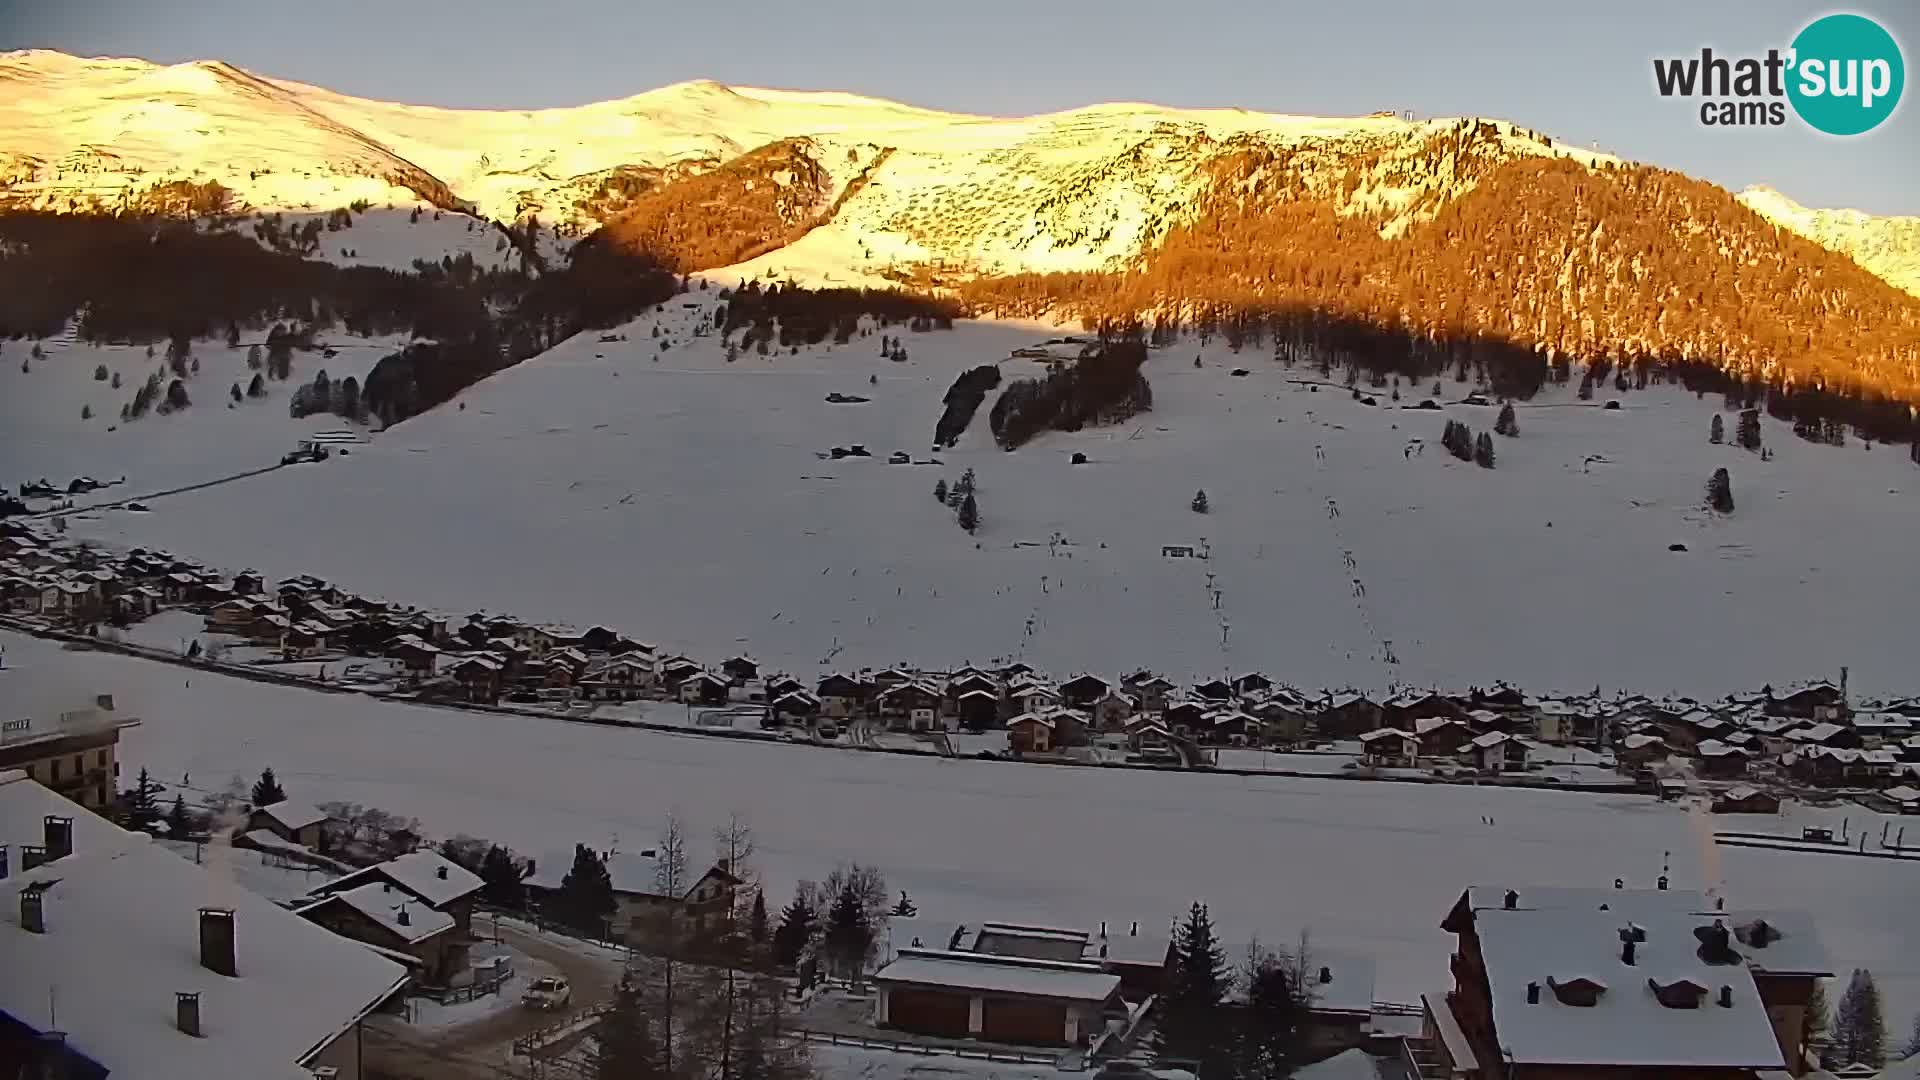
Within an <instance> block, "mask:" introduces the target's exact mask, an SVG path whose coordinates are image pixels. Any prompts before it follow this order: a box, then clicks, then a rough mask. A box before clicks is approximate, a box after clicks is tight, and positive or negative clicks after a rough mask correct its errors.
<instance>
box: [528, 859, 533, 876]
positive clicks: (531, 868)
mask: <svg viewBox="0 0 1920 1080" xmlns="http://www.w3.org/2000/svg"><path fill="white" fill-rule="evenodd" d="M534 865H535V863H534V860H532V859H528V860H527V876H528V877H532V876H533V869H534Z"/></svg>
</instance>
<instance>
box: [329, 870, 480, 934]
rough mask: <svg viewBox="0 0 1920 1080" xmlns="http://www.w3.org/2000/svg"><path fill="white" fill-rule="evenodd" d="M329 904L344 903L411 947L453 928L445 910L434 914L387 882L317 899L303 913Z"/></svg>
mask: <svg viewBox="0 0 1920 1080" xmlns="http://www.w3.org/2000/svg"><path fill="white" fill-rule="evenodd" d="M328 904H344V905H346V906H347V907H350V908H352V909H353V910H355V911H357V912H359V913H360V914H362V915H364V916H366V917H367V918H368V919H371V920H373V921H374V922H375V923H378V924H379V925H380V926H383V927H385V928H386V929H387V930H388V931H390V932H391V933H392V934H393V935H394V936H395V937H397V938H399V939H400V940H402V941H404V942H406V943H407V944H409V945H411V944H413V943H415V942H417V941H424V940H425V939H427V938H430V937H432V936H433V935H435V934H442V933H445V932H446V931H448V930H451V929H453V916H451V915H448V914H447V913H446V912H444V911H435V910H434V909H433V908H431V907H428V906H427V905H426V904H423V903H420V902H419V901H418V900H416V899H414V898H413V897H412V896H410V895H408V894H407V893H406V892H405V891H404V890H401V889H396V888H394V887H393V886H392V885H389V884H387V883H386V882H384V881H370V882H368V883H367V884H365V885H359V886H356V887H354V888H351V889H347V890H345V891H343V892H337V893H334V894H332V895H330V896H328V897H326V898H324V899H321V900H316V901H314V902H313V903H311V904H308V905H307V906H306V907H303V908H301V909H300V914H302V915H305V914H307V913H308V912H311V911H313V910H315V909H317V908H321V907H324V906H326V905H328Z"/></svg>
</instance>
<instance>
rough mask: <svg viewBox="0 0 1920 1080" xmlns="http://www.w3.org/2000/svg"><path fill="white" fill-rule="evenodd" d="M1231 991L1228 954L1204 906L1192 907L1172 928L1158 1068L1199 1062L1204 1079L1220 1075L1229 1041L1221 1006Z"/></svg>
mask: <svg viewBox="0 0 1920 1080" xmlns="http://www.w3.org/2000/svg"><path fill="white" fill-rule="evenodd" d="M1230 989H1232V976H1231V974H1230V973H1229V972H1228V970H1227V956H1226V952H1225V951H1224V950H1222V949H1221V947H1220V942H1219V939H1218V938H1216V937H1215V936H1214V932H1213V919H1212V917H1211V916H1210V915H1209V914H1208V912H1207V906H1206V905H1205V904H1201V903H1198V902H1196V903H1194V905H1193V907H1192V908H1191V909H1189V910H1188V912H1187V920H1186V922H1184V923H1182V924H1181V925H1180V926H1179V927H1177V928H1176V929H1175V930H1174V935H1173V971H1172V972H1171V974H1170V975H1169V977H1168V980H1167V991H1166V994H1165V996H1164V997H1163V998H1162V999H1161V1008H1162V1012H1161V1014H1160V1026H1159V1027H1158V1028H1157V1029H1156V1030H1155V1031H1154V1045H1153V1053H1154V1058H1155V1060H1157V1061H1159V1062H1161V1063H1162V1064H1169V1065H1172V1064H1193V1063H1198V1067H1199V1068H1198V1072H1199V1075H1200V1076H1202V1077H1208V1078H1211V1077H1214V1076H1218V1075H1221V1073H1222V1071H1223V1070H1222V1068H1221V1066H1222V1064H1223V1058H1224V1057H1225V1055H1227V1054H1228V1053H1229V1052H1230V1049H1231V1043H1232V1039H1231V1038H1230V1033H1229V1032H1228V1030H1227V1028H1228V1024H1229V1021H1228V1018H1227V1013H1226V1010H1225V1009H1224V1008H1223V1002H1224V1001H1225V1000H1226V996H1227V991H1228V990H1230Z"/></svg>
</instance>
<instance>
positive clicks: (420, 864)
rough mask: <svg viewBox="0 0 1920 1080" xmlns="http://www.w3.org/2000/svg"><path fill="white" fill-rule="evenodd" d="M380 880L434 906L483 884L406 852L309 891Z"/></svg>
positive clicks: (441, 861) (429, 857)
mask: <svg viewBox="0 0 1920 1080" xmlns="http://www.w3.org/2000/svg"><path fill="white" fill-rule="evenodd" d="M569 865H571V859H569ZM564 873H565V871H564V870H563V871H562V874H563V875H564ZM648 873H649V874H651V873H652V871H651V870H649V871H648ZM380 881H391V882H393V883H394V884H395V885H397V886H399V887H400V888H401V889H403V890H405V891H406V892H408V893H411V894H412V895H414V896H416V897H419V898H420V899H421V900H422V901H425V902H426V903H428V904H431V905H433V906H434V907H436V908H443V907H446V906H447V905H448V904H451V903H453V902H454V901H455V900H458V899H460V898H461V897H463V896H470V895H472V894H473V893H476V892H478V891H479V890H480V889H481V887H482V886H483V885H484V884H485V882H483V881H481V880H480V877H479V875H477V874H475V873H474V872H473V871H471V870H468V869H467V868H466V867H464V866H461V865H460V864H459V863H456V862H454V861H453V860H451V859H449V858H447V857H446V856H444V855H441V854H440V853H439V852H437V851H410V852H408V853H407V854H405V855H402V856H400V857H399V858H395V859H388V860H387V861H386V862H383V863H376V864H375V865H373V866H368V867H363V868H362V869H359V870H355V871H354V872H353V873H351V874H348V875H347V876H346V877H343V878H337V879H335V880H333V881H329V882H327V883H326V884H325V885H322V886H320V887H319V888H317V889H315V890H313V891H314V894H315V895H319V894H321V893H330V892H340V891H343V890H346V889H354V888H358V887H360V886H361V885H366V884H374V883H378V882H380ZM556 884H557V883H556Z"/></svg>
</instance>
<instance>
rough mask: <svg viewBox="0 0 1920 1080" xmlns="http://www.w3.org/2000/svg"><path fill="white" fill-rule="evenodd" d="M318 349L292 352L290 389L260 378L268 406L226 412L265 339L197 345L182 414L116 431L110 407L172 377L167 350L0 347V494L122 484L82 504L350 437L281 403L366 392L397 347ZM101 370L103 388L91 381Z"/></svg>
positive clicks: (396, 342) (46, 344)
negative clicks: (328, 383)
mask: <svg viewBox="0 0 1920 1080" xmlns="http://www.w3.org/2000/svg"><path fill="white" fill-rule="evenodd" d="M326 343H327V345H328V346H329V347H331V348H332V349H333V350H334V355H332V356H326V355H323V354H322V353H321V352H320V351H318V350H316V351H314V352H297V351H296V352H295V353H294V354H293V374H292V377H291V378H290V379H288V380H287V381H284V382H279V381H274V380H271V379H268V380H266V382H265V386H266V390H267V396H266V397H264V398H243V400H241V401H239V402H237V403H236V402H234V401H233V400H232V397H231V391H232V388H233V386H234V385H236V384H238V385H239V387H240V390H241V392H242V394H243V395H244V394H245V392H246V390H247V386H248V383H249V382H250V381H251V380H252V378H253V376H254V375H255V374H262V375H264V370H263V371H260V372H256V371H253V370H250V369H249V368H248V367H247V352H248V350H249V348H250V347H251V346H253V345H256V344H257V345H259V346H260V348H261V351H262V352H263V353H264V352H265V351H266V333H265V332H264V331H261V330H250V331H246V332H245V333H244V334H243V336H242V338H241V342H240V345H239V346H238V347H237V348H228V347H227V344H226V342H225V341H222V340H203V341H196V342H194V343H193V359H194V360H197V361H198V362H199V364H200V370H199V372H198V373H197V374H193V375H190V376H189V377H188V378H187V379H186V380H185V384H186V389H187V393H188V395H189V398H190V400H191V402H192V404H190V405H189V406H188V407H187V408H185V409H181V410H178V411H176V412H173V413H171V414H169V415H166V416H162V415H160V414H159V412H158V411H157V410H156V411H154V412H150V413H148V414H147V415H146V416H143V417H140V418H139V419H137V420H121V419H120V407H121V406H123V405H126V404H127V403H129V402H131V401H132V400H133V396H134V393H135V392H136V391H138V390H139V389H140V386H141V384H142V383H144V382H145V381H146V379H147V375H148V374H149V373H151V372H156V371H158V372H161V373H162V374H161V380H162V382H161V385H162V389H163V390H164V389H165V386H166V383H167V382H169V381H171V379H172V378H173V375H172V373H171V372H170V371H168V370H167V361H166V343H165V342H161V343H160V344H159V345H157V346H156V347H155V349H154V355H153V356H148V355H147V347H146V346H145V345H91V344H88V343H86V342H84V341H81V340H79V339H77V338H75V337H74V336H73V335H72V333H71V328H70V329H69V332H68V333H67V334H64V335H62V336H60V337H57V338H51V339H48V340H46V341H43V342H40V343H39V345H40V348H41V350H42V351H43V352H44V353H45V358H44V359H39V360H35V359H32V358H31V349H32V348H33V343H30V342H27V341H9V342H6V343H5V345H4V347H3V348H0V484H4V485H5V486H6V487H7V488H8V489H9V490H12V489H14V488H15V487H17V486H18V485H20V484H21V483H23V482H26V481H30V480H38V479H41V478H42V477H44V478H46V479H47V480H49V481H51V482H52V483H53V484H54V485H55V486H58V487H62V488H64V486H65V485H66V483H67V482H68V481H70V480H72V479H74V478H76V477H80V476H92V477H94V478H95V479H97V480H101V481H111V480H116V479H118V478H120V477H122V476H124V477H126V478H127V483H126V484H125V485H124V486H116V487H114V488H112V489H110V490H107V491H103V492H97V493H94V494H92V495H78V496H75V501H76V502H77V503H79V504H81V505H87V504H90V503H95V502H104V501H107V500H109V499H116V500H117V499H125V498H130V497H133V496H137V495H143V494H146V493H149V492H154V491H162V490H167V489H171V488H174V487H179V486H182V485H187V484H197V483H201V482H204V481H207V480H213V479H216V478H218V477H221V476H226V475H231V474H233V473H237V472H243V471H245V470H249V469H257V468H260V467H262V466H266V465H272V464H274V463H275V462H277V461H279V460H280V455H282V454H284V453H286V452H287V451H289V450H292V449H293V448H294V446H295V445H296V444H298V442H299V441H300V439H301V438H302V437H303V436H304V435H307V434H309V433H312V432H315V431H329V430H340V429H344V428H347V427H349V426H350V425H349V424H348V423H347V422H346V421H345V420H343V419H341V418H340V417H338V416H335V415H333V414H331V413H315V414H313V415H311V416H307V417H303V418H301V419H299V420H294V419H292V418H290V416H289V414H288V399H289V398H290V397H291V395H292V394H293V392H294V390H295V389H296V388H297V387H299V386H300V385H301V384H304V383H310V382H312V381H313V377H314V376H315V375H317V374H318V373H319V372H321V371H325V372H326V373H327V375H328V377H329V378H331V379H344V378H346V377H348V376H353V377H354V378H355V379H356V380H361V381H364V380H365V379H366V377H367V373H368V372H369V371H372V370H373V365H374V364H376V363H378V362H379V360H380V358H381V357H382V356H385V355H386V354H388V353H390V352H392V351H394V350H395V349H398V348H400V347H401V346H403V345H404V344H405V340H404V338H396V337H378V338H360V337H351V336H348V335H346V334H335V335H331V336H329V337H328V338H327V342H326ZM23 363H24V364H25V365H26V368H27V370H25V371H22V370H21V365H22V364H23ZM102 367H104V368H105V369H106V371H107V377H106V378H104V379H96V378H94V376H95V374H96V372H97V370H98V369H99V368H102ZM115 376H118V378H119V379H120V385H119V386H118V387H116V386H114V385H113V379H114V378H115ZM229 405H231V406H232V407H231V408H229V407H228V406H229ZM82 409H91V410H92V416H91V417H90V418H88V419H82V418H81V411H82Z"/></svg>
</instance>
